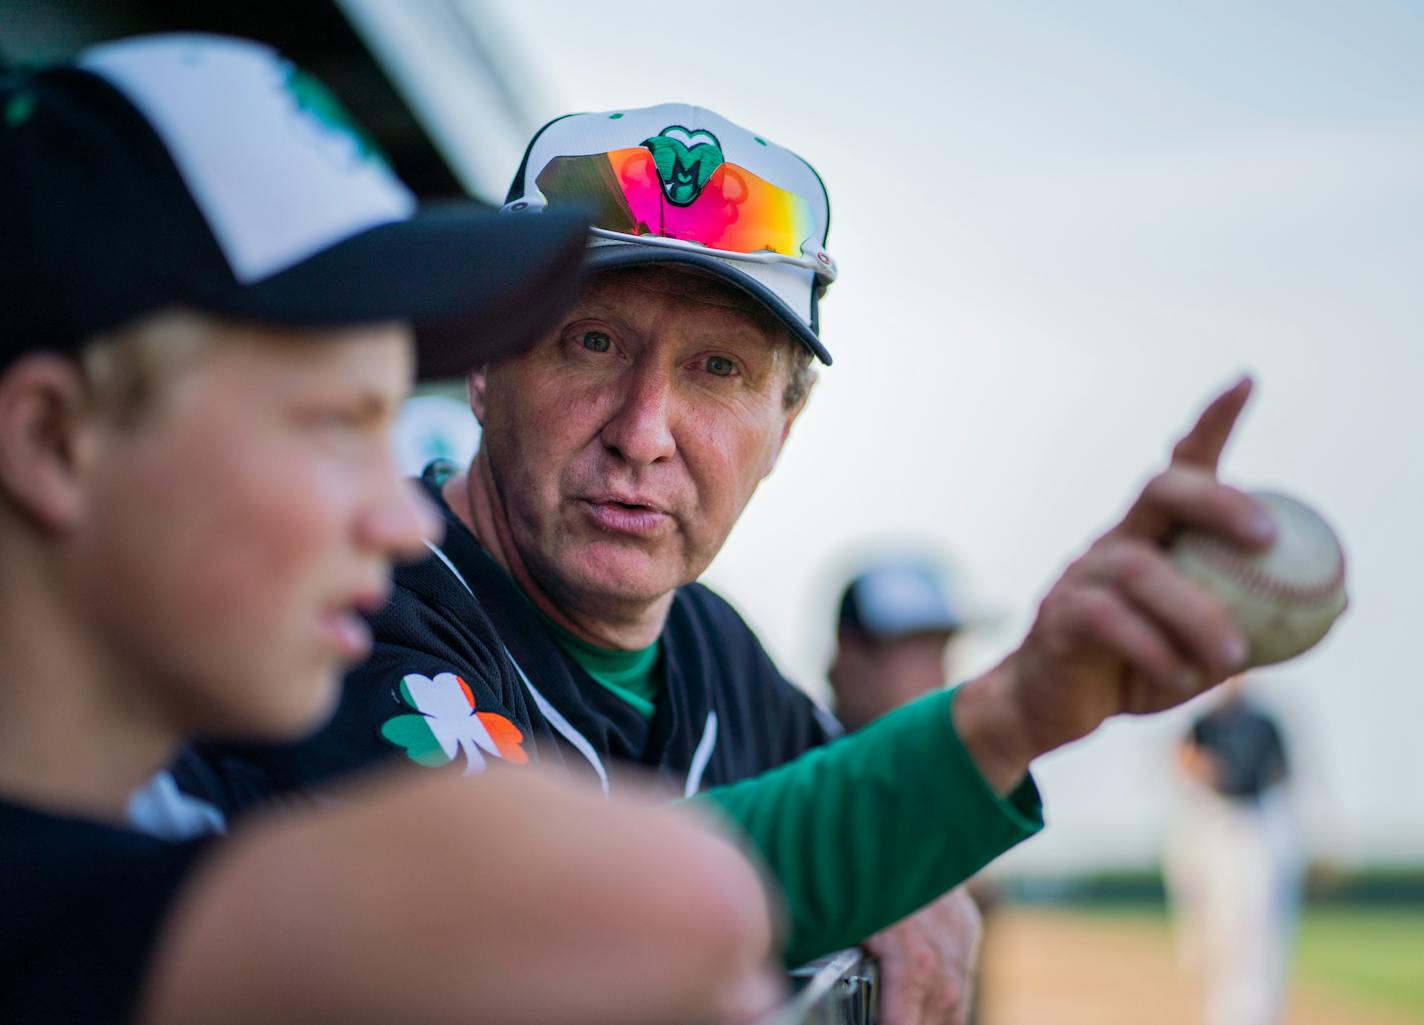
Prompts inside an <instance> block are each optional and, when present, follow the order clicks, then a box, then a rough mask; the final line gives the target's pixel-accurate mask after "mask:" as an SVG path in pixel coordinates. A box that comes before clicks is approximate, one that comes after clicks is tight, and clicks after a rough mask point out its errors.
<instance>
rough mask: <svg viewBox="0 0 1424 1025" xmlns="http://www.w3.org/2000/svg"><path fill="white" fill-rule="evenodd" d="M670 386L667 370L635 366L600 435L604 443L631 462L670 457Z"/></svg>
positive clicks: (672, 446)
mask: <svg viewBox="0 0 1424 1025" xmlns="http://www.w3.org/2000/svg"><path fill="white" fill-rule="evenodd" d="M672 405H673V388H672V381H671V380H670V378H669V375H668V373H667V372H666V371H665V370H663V369H661V368H656V367H648V368H634V369H633V371H632V372H631V373H630V374H629V376H628V377H627V378H626V385H625V388H624V390H623V393H622V395H621V396H620V397H619V402H618V404H617V406H616V408H615V409H614V411H613V415H612V416H611V417H609V420H608V422H607V423H606V424H604V426H603V432H602V434H601V435H600V437H601V438H602V441H603V444H604V446H605V447H607V448H608V449H610V450H611V451H613V452H616V453H618V454H619V455H620V456H621V457H622V458H623V459H625V460H627V461H628V462H630V463H633V464H634V465H640V466H641V465H649V464H652V463H656V462H660V461H661V460H664V459H670V458H672V456H673V454H674V453H675V452H676V451H677V443H676V442H675V441H674V440H673V435H672Z"/></svg>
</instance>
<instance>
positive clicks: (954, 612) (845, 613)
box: [838, 558, 965, 640]
mask: <svg viewBox="0 0 1424 1025" xmlns="http://www.w3.org/2000/svg"><path fill="white" fill-rule="evenodd" d="M838 619H839V622H840V624H841V625H842V626H850V627H853V628H854V629H856V630H859V631H860V632H861V633H864V634H869V635H870V636H872V637H876V638H879V639H882V640H891V639H894V638H896V637H907V636H909V635H911V634H920V633H953V632H954V631H956V630H959V629H961V628H962V627H963V626H964V625H965V619H964V616H963V615H962V614H961V612H960V611H959V609H957V608H956V607H955V605H954V604H953V603H952V602H951V600H950V595H949V592H948V588H947V586H946V584H945V581H944V579H943V578H942V576H941V574H940V573H939V572H937V571H936V569H935V568H934V567H932V566H930V565H928V564H926V563H924V562H921V561H918V560H914V559H909V558H904V559H899V558H897V559H886V560H884V561H881V562H879V563H877V564H876V565H874V566H872V567H871V568H869V569H867V570H866V571H865V572H863V573H861V574H860V575H859V576H857V577H855V578H854V579H853V580H851V582H850V583H849V584H847V585H846V589H845V592H844V593H843V594H842V595H841V604H840V613H839V617H838Z"/></svg>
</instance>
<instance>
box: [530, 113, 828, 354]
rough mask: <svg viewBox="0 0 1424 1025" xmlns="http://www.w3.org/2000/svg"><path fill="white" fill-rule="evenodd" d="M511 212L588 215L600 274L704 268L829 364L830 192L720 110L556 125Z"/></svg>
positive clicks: (794, 159)
mask: <svg viewBox="0 0 1424 1025" xmlns="http://www.w3.org/2000/svg"><path fill="white" fill-rule="evenodd" d="M504 209H505V211H506V212H520V211H526V210H536V211H542V210H561V209H579V210H582V211H583V212H584V213H585V214H587V215H588V217H589V219H590V221H591V222H592V225H593V227H592V236H591V239H590V252H589V266H590V267H591V268H594V269H598V268H605V267H619V266H628V265H631V264H641V263H682V264H689V265H691V266H694V267H699V268H701V269H702V270H705V271H708V272H710V273H712V274H715V275H717V276H719V277H721V278H723V279H725V280H727V281H729V282H731V283H732V284H734V285H736V286H738V287H739V288H741V289H743V290H744V291H746V292H748V293H750V294H751V295H752V296H753V297H755V298H756V299H758V300H760V301H761V302H762V303H764V304H765V305H766V306H767V307H769V308H770V309H771V311H772V312H773V313H775V314H776V315H777V316H778V317H779V318H780V319H781V320H782V321H784V322H785V324H786V326H787V327H788V328H790V329H791V332H792V334H793V335H795V337H796V338H798V339H799V340H800V341H801V342H802V343H803V344H804V345H805V346H806V347H807V348H808V349H810V350H811V351H812V352H813V353H815V355H816V356H817V357H819V358H820V360H821V361H822V362H823V363H830V362H831V354H830V353H829V352H828V351H826V347H825V346H824V345H822V344H821V340H820V338H819V337H818V333H819V331H820V300H821V296H822V295H824V294H825V291H826V287H827V286H828V285H829V284H830V283H831V282H832V281H833V280H835V276H836V264H835V261H834V260H832V259H831V255H830V253H828V252H827V251H826V235H827V232H828V231H829V229H830V220H831V211H830V200H829V198H828V197H827V196H826V187H825V185H824V184H822V182H821V178H820V176H819V175H818V174H817V173H816V170H815V168H813V167H812V166H811V165H810V164H808V163H806V161H804V160H802V159H801V158H800V157H798V156H797V155H796V154H795V153H792V152H791V151H790V150H787V149H783V148H782V147H780V146H777V145H776V144H775V143H772V142H770V141H768V140H767V139H764V138H762V137H761V136H759V135H753V134H752V133H751V132H749V131H747V130H746V129H745V128H742V127H740V126H738V125H734V124H733V123H732V122H730V121H728V120H727V119H726V118H723V117H720V116H719V115H717V114H714V113H712V111H710V110H704V109H702V108H701V107H692V106H688V105H686V104H681V103H667V104H663V105H662V106H658V107H645V108H643V109H640V110H616V111H606V112H603V113H599V114H570V115H567V116H565V117H561V118H558V119H557V120H554V121H551V122H549V123H548V124H547V125H545V126H544V127H543V128H542V129H540V130H539V133H538V134H537V135H535V136H534V138H533V140H531V141H530V143H529V148H528V149H527V150H526V151H525V153H524V160H523V162H522V163H521V164H520V166H519V170H518V172H516V174H515V176H514V183H513V184H512V185H511V186H510V188H509V195H508V196H507V197H506V203H505V207H504Z"/></svg>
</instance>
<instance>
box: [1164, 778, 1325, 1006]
mask: <svg viewBox="0 0 1424 1025" xmlns="http://www.w3.org/2000/svg"><path fill="white" fill-rule="evenodd" d="M1163 867H1164V869H1165V875H1166V880H1167V886H1168V892H1169V895H1170V897H1171V899H1172V905H1173V910H1174V912H1175V915H1176V918H1177V923H1178V934H1179V943H1180V951H1181V954H1182V959H1183V963H1184V965H1185V967H1186V968H1187V970H1188V971H1189V972H1190V973H1191V974H1192V975H1193V976H1194V977H1195V978H1197V979H1198V980H1199V981H1200V982H1201V984H1202V986H1203V989H1204V995H1205V1020H1206V1023H1207V1025H1277V1023H1279V1022H1280V1021H1281V1019H1282V1018H1283V1016H1284V1013H1285V1002H1286V988H1287V984H1288V981H1289V973H1290V958H1291V948H1292V946H1293V942H1294V935H1295V923H1296V917H1297V912H1298V910H1299V906H1300V896H1301V884H1302V879H1303V875H1304V873H1303V868H1304V859H1303V857H1302V854H1301V844H1300V838H1299V830H1298V828H1297V826H1296V822H1295V816H1294V813H1293V811H1292V809H1291V807H1290V802H1289V800H1288V795H1287V793H1286V792H1285V788H1283V787H1278V788H1275V790H1274V791H1268V792H1266V793H1265V794H1263V795H1262V796H1261V797H1260V799H1258V800H1256V801H1231V800H1227V799H1226V798H1223V797H1221V796H1220V795H1218V794H1217V793H1216V792H1215V791H1212V790H1208V789H1206V788H1204V787H1201V786H1195V785H1194V786H1191V787H1190V788H1189V793H1188V795H1187V797H1186V799H1185V800H1184V802H1183V807H1182V809H1181V814H1180V816H1179V817H1178V819H1177V820H1176V822H1175V823H1174V824H1173V827H1172V829H1171V830H1170V831H1169V833H1168V837H1167V848H1166V853H1165V857H1164V865H1163Z"/></svg>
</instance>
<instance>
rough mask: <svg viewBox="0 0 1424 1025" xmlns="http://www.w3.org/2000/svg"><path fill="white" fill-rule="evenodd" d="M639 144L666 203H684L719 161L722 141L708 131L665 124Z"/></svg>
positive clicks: (686, 202) (696, 193)
mask: <svg viewBox="0 0 1424 1025" xmlns="http://www.w3.org/2000/svg"><path fill="white" fill-rule="evenodd" d="M643 146H644V147H645V148H646V149H647V150H648V152H649V153H651V154H652V155H653V163H654V164H656V165H657V168H658V177H659V178H661V179H662V183H663V193H664V195H666V196H667V198H668V200H669V202H672V203H676V204H677V205H678V206H687V205H688V204H689V203H691V202H692V201H693V200H694V199H696V198H697V197H698V196H700V195H702V189H703V187H704V186H705V185H706V184H707V180H708V179H709V178H711V177H712V172H713V171H715V170H717V168H718V167H719V166H721V164H722V144H721V143H720V142H718V141H717V136H715V135H713V134H712V133H711V132H708V131H704V130H702V129H700V128H699V129H697V130H695V131H693V130H691V129H687V128H684V127H682V125H668V127H666V128H664V129H663V130H662V131H661V132H659V133H658V134H657V135H655V136H653V137H652V138H651V139H644V140H643Z"/></svg>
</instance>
